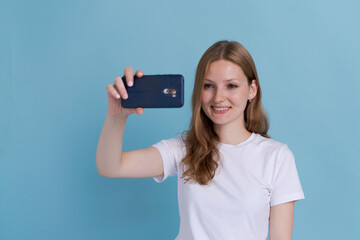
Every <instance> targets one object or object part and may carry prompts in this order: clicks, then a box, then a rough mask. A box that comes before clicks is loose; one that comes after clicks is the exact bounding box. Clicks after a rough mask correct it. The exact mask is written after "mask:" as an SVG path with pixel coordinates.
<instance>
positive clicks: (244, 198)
mask: <svg viewBox="0 0 360 240" xmlns="http://www.w3.org/2000/svg"><path fill="white" fill-rule="evenodd" d="M153 147H155V148H157V149H158V150H159V151H160V154H161V156H162V159H163V164H164V175H161V176H157V177H154V180H155V181H157V182H159V183H160V182H162V181H164V180H165V179H166V178H167V177H169V176H175V175H177V176H178V204H179V213H180V229H179V234H178V236H177V237H176V239H177V240H191V239H196V240H198V239H201V240H207V239H211V240H213V239H226V240H231V239H244V240H265V239H266V237H267V235H268V224H269V214H270V207H271V206H274V205H277V204H281V203H285V202H290V201H297V200H300V199H304V193H303V191H302V187H301V184H300V180H299V177H298V173H297V169H296V165H295V160H294V156H293V154H292V152H291V151H290V150H289V148H288V146H287V145H286V144H282V143H280V142H277V141H275V140H273V139H268V138H265V137H263V136H261V135H260V134H256V133H252V134H251V136H250V137H249V138H248V139H247V140H245V141H244V142H242V143H240V144H238V145H236V146H233V145H229V144H224V143H219V151H220V153H221V154H220V156H221V157H220V162H221V163H219V167H218V169H217V170H216V173H215V177H214V178H213V179H212V183H211V184H210V185H206V186H203V185H200V184H198V183H190V182H187V183H186V184H185V181H184V179H183V178H181V176H182V174H183V171H182V168H181V167H180V162H181V160H182V159H183V158H184V156H185V153H186V147H185V144H184V142H183V140H182V138H181V136H178V137H176V138H171V139H168V140H163V141H160V142H158V143H156V144H154V145H153Z"/></svg>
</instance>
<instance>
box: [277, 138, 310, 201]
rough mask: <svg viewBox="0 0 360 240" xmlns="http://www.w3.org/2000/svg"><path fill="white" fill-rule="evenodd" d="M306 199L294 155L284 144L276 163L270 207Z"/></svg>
mask: <svg viewBox="0 0 360 240" xmlns="http://www.w3.org/2000/svg"><path fill="white" fill-rule="evenodd" d="M304 198H305V197H304V192H303V190H302V187H301V183H300V179H299V175H298V172H297V169H296V165H295V158H294V155H293V154H292V152H291V151H290V149H289V148H288V146H287V145H285V144H284V145H283V146H282V147H281V149H280V150H279V154H278V158H277V162H276V167H275V172H274V180H273V186H272V192H271V197H270V206H274V205H278V204H282V203H286V202H291V201H298V200H301V199H304Z"/></svg>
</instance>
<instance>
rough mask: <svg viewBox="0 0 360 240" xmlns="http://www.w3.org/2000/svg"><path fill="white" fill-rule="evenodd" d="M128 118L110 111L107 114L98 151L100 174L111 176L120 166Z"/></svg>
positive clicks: (97, 160) (97, 158)
mask: <svg viewBox="0 0 360 240" xmlns="http://www.w3.org/2000/svg"><path fill="white" fill-rule="evenodd" d="M126 119H127V118H126V117H121V116H113V115H111V114H109V112H107V114H106V118H105V123H104V126H103V128H102V131H101V134H100V138H99V142H98V146H97V151H96V165H97V168H98V171H99V173H100V175H103V176H108V177H111V176H113V175H114V170H116V169H119V168H120V163H121V153H122V141H123V134H124V129H125V123H126Z"/></svg>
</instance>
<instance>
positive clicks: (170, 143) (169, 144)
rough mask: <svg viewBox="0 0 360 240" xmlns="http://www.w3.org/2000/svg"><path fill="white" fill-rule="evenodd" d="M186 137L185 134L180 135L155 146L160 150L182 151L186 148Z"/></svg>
mask: <svg viewBox="0 0 360 240" xmlns="http://www.w3.org/2000/svg"><path fill="white" fill-rule="evenodd" d="M185 137H186V134H185V133H182V134H178V135H176V136H175V137H172V138H168V139H164V140H161V141H159V142H157V143H156V144H154V145H153V146H154V147H158V148H170V149H182V148H184V147H185Z"/></svg>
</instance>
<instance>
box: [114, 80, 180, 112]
mask: <svg viewBox="0 0 360 240" xmlns="http://www.w3.org/2000/svg"><path fill="white" fill-rule="evenodd" d="M122 79H123V81H124V85H125V88H126V91H127V92H128V96H129V97H128V98H127V99H121V105H122V106H123V107H124V108H137V107H142V108H179V107H182V106H183V105H184V77H183V76H182V75H180V74H164V75H144V76H142V77H141V78H138V77H136V76H134V85H133V86H132V87H129V86H127V83H126V79H125V77H122Z"/></svg>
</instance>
